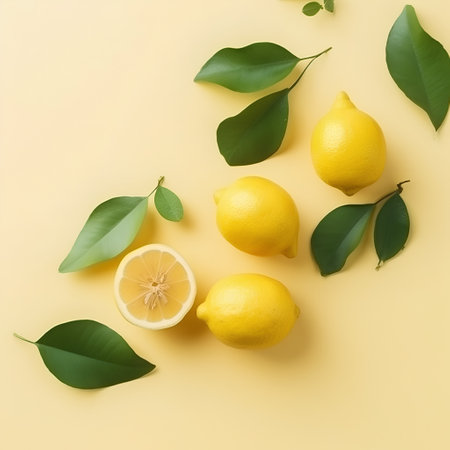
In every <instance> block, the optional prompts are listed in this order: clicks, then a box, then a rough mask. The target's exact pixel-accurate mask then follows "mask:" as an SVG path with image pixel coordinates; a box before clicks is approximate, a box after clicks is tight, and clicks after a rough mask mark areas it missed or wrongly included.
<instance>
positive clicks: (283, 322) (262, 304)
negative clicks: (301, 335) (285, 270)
mask: <svg viewBox="0 0 450 450" xmlns="http://www.w3.org/2000/svg"><path fill="white" fill-rule="evenodd" d="M299 313H300V310H299V308H298V306H297V305H296V304H295V303H294V301H293V299H292V297H291V295H290V293H289V291H288V289H287V288H286V287H285V286H284V285H283V284H282V283H280V282H279V281H278V280H275V279H273V278H270V277H267V276H265V275H260V274H254V273H250V274H237V275H231V276H228V277H225V278H223V279H221V280H219V281H218V282H217V283H216V284H214V286H213V287H212V288H211V289H210V291H209V293H208V295H207V297H206V299H205V301H204V302H203V303H201V304H200V305H199V306H198V307H197V317H198V318H199V319H201V320H203V321H205V322H206V324H207V325H208V327H209V329H210V330H211V332H212V333H213V334H214V335H215V336H216V337H217V338H218V339H219V340H220V341H222V342H223V343H224V344H227V345H229V346H232V347H236V348H248V349H257V348H266V347H270V346H273V345H275V344H278V343H279V342H280V341H282V340H283V339H284V338H285V337H286V336H287V335H288V334H289V332H290V331H291V329H292V327H293V326H294V323H295V321H296V319H297V317H298V316H299Z"/></svg>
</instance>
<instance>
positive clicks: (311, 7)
mask: <svg viewBox="0 0 450 450" xmlns="http://www.w3.org/2000/svg"><path fill="white" fill-rule="evenodd" d="M322 8H323V6H322V5H321V4H320V3H319V2H309V3H306V5H304V6H303V8H302V12H303V14H305V16H315V15H316V14H317V13H318V12H319V11H320V10H321V9H322Z"/></svg>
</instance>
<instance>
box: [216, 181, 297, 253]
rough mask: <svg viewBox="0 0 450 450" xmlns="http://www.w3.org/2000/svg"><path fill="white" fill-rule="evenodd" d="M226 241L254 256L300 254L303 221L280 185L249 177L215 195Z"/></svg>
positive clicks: (220, 226)
mask: <svg viewBox="0 0 450 450" xmlns="http://www.w3.org/2000/svg"><path fill="white" fill-rule="evenodd" d="M214 200H215V202H216V204H217V213H216V221H217V226H218V228H219V230H220V232H221V233H222V235H223V236H224V238H225V239H226V240H227V241H228V242H230V243H231V244H232V245H234V246H235V247H236V248H238V249H239V250H242V251H244V252H247V253H250V254H252V255H259V256H269V255H276V254H279V253H282V254H283V255H286V256H287V257H289V258H293V257H294V256H296V254H297V240H298V228H299V219H298V212H297V208H296V206H295V203H294V201H293V200H292V197H291V196H290V195H289V194H288V192H287V191H285V190H284V189H283V188H282V187H281V186H279V185H278V184H276V183H274V182H272V181H270V180H268V179H266V178H262V177H257V176H249V177H243V178H240V179H238V180H237V181H235V182H234V183H233V184H231V185H230V186H229V187H226V188H223V189H220V190H218V191H216V193H215V194H214Z"/></svg>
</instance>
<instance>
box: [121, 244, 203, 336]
mask: <svg viewBox="0 0 450 450" xmlns="http://www.w3.org/2000/svg"><path fill="white" fill-rule="evenodd" d="M114 292H115V298H116V303H117V306H118V308H119V311H120V312H121V313H122V315H123V316H124V317H125V318H126V319H127V320H128V321H129V322H131V323H133V324H135V325H138V326H141V327H144V328H149V329H153V330H158V329H161V328H168V327H171V326H173V325H175V324H177V323H178V322H179V321H180V320H181V319H182V318H183V317H184V316H185V315H186V313H187V312H188V311H189V310H190V309H191V307H192V305H193V304H194V300H195V295H196V292H197V288H196V283H195V278H194V274H193V273H192V270H191V268H190V267H189V266H188V264H187V262H186V261H185V259H184V258H182V256H181V255H179V254H178V253H177V252H176V251H175V250H173V249H172V248H170V247H168V246H167V245H162V244H149V245H145V246H143V247H140V248H138V249H136V250H133V251H132V252H130V253H128V254H127V255H126V256H125V257H124V258H123V259H122V261H121V262H120V264H119V267H118V268H117V271H116V275H115V279H114Z"/></svg>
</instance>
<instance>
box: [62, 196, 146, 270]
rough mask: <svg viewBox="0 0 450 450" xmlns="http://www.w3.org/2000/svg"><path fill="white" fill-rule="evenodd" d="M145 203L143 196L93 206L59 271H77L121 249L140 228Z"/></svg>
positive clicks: (109, 256) (144, 212)
mask: <svg viewBox="0 0 450 450" xmlns="http://www.w3.org/2000/svg"><path fill="white" fill-rule="evenodd" d="M147 203H148V201H147V197H115V198H111V199H109V200H107V201H105V202H103V203H101V204H100V205H99V206H97V207H96V208H95V209H94V211H92V213H91V215H90V216H89V218H88V220H87V221H86V223H85V225H84V226H83V228H82V230H81V232H80V234H79V235H78V237H77V239H76V241H75V243H74V245H73V247H72V249H71V250H70V252H69V254H68V255H67V257H66V258H65V259H64V261H63V262H62V263H61V265H60V266H59V271H60V272H74V271H77V270H81V269H84V268H85V267H88V266H90V265H92V264H95V263H98V262H101V261H106V260H108V259H110V258H113V257H114V256H116V255H118V254H119V253H120V252H122V251H123V250H125V249H126V248H127V247H128V246H129V245H130V244H131V242H132V241H133V239H134V238H135V237H136V234H137V232H138V231H139V229H140V227H141V225H142V222H143V220H144V217H145V214H146V211H147Z"/></svg>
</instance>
